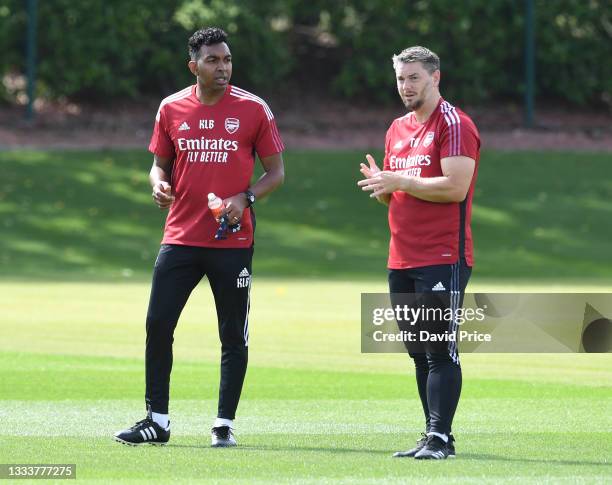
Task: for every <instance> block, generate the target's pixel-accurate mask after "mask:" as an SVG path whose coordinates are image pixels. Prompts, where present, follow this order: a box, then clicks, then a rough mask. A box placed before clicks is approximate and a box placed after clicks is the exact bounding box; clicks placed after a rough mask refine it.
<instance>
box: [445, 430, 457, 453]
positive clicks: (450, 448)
mask: <svg viewBox="0 0 612 485" xmlns="http://www.w3.org/2000/svg"><path fill="white" fill-rule="evenodd" d="M446 448H448V457H449V458H455V457H456V454H455V437H454V436H453V435H452V434H449V435H448V443H446Z"/></svg>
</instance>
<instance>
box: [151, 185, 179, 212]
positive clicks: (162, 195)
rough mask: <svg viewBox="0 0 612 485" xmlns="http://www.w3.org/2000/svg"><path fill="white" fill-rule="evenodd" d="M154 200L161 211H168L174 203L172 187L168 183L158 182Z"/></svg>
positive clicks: (154, 190)
mask: <svg viewBox="0 0 612 485" xmlns="http://www.w3.org/2000/svg"><path fill="white" fill-rule="evenodd" d="M151 195H152V196H153V200H154V201H155V203H156V204H157V207H159V208H160V209H167V208H168V207H170V206H171V205H172V202H174V195H172V187H170V184H169V183H168V182H163V181H160V182H157V183H156V184H155V185H154V186H153V193H152V194H151Z"/></svg>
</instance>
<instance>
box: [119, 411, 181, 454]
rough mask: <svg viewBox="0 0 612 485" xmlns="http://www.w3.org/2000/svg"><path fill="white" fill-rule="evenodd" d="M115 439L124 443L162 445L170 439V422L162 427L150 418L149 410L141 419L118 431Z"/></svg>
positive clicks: (131, 444)
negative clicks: (165, 427)
mask: <svg viewBox="0 0 612 485" xmlns="http://www.w3.org/2000/svg"><path fill="white" fill-rule="evenodd" d="M114 439H115V441H117V442H119V443H123V444H124V445H130V446H138V445H155V446H163V445H165V444H166V443H168V440H169V439H170V423H168V428H167V429H164V428H162V427H161V426H160V425H159V424H157V423H156V422H155V421H153V419H152V418H151V412H150V411H149V412H148V413H147V417H146V418H145V419H143V420H142V421H138V422H137V423H136V424H135V425H134V426H132V427H131V428H128V429H124V430H123V431H118V432H117V433H115V435H114Z"/></svg>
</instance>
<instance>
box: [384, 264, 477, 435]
mask: <svg viewBox="0 0 612 485" xmlns="http://www.w3.org/2000/svg"><path fill="white" fill-rule="evenodd" d="M471 272H472V269H471V268H470V267H469V266H467V264H466V262H465V260H464V259H461V260H460V261H459V262H457V263H455V264H448V265H447V264H444V265H435V266H425V267H421V268H411V269H399V270H396V269H392V270H389V291H390V293H391V300H392V303H393V304H394V305H395V304H396V303H399V302H400V301H401V298H402V297H401V295H400V294H402V293H404V294H405V293H419V294H422V298H423V304H424V305H425V306H427V307H436V308H453V309H454V310H456V309H458V308H460V307H461V305H462V304H463V295H464V292H465V287H466V286H467V283H468V280H469V278H470V275H471ZM430 323H431V322H428V324H430ZM434 325H435V324H434ZM438 325H439V326H440V325H443V326H444V328H443V329H442V330H443V331H445V332H446V331H447V332H452V333H455V334H456V333H457V325H456V323H455V322H453V321H451V322H439V323H438ZM423 328H425V327H423ZM400 329H402V330H403V328H402V327H401V325H400ZM413 330H414V329H413ZM407 349H408V351H409V354H410V357H412V359H413V360H414V364H415V368H416V381H417V387H418V391H419V397H420V399H421V404H422V406H423V412H424V414H425V427H426V430H427V431H428V432H429V431H435V432H437V433H443V434H449V433H450V432H451V426H452V422H453V417H454V415H455V410H456V409H457V404H458V402H459V396H460V394H461V366H460V364H459V354H458V352H457V346H456V343H454V342H447V343H444V344H442V346H438V347H436V348H423V347H421V348H420V349H415V348H414V347H413V348H411V347H409V346H408V345H407Z"/></svg>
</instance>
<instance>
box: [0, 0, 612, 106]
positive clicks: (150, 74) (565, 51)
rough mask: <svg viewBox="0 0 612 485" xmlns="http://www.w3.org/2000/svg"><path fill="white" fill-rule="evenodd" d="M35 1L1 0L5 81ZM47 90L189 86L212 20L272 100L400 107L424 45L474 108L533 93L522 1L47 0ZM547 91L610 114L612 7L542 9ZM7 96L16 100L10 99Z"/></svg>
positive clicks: (542, 84)
mask: <svg viewBox="0 0 612 485" xmlns="http://www.w3.org/2000/svg"><path fill="white" fill-rule="evenodd" d="M25 4H26V2H24V1H22V0H0V43H1V44H0V45H2V46H4V47H3V49H2V50H3V55H2V56H1V57H0V72H2V73H8V72H24V70H25V55H24V52H25V32H26V25H27V24H26V21H27V17H26V13H25ZM38 5H39V11H38V19H39V24H38V26H39V28H38V76H39V78H38V79H39V89H40V91H39V92H40V93H41V94H43V95H45V96H49V97H60V96H66V97H71V98H81V99H83V98H87V99H90V100H94V101H101V100H104V99H106V98H107V97H109V96H113V97H120V98H121V97H130V98H135V97H138V96H140V95H143V94H144V95H149V94H155V95H162V94H166V93H169V92H172V91H173V90H176V89H179V88H181V87H182V86H184V85H185V84H186V83H189V82H190V80H191V78H190V74H189V73H188V71H187V69H186V67H185V63H186V61H187V51H186V40H187V38H188V37H189V35H190V34H191V33H192V32H193V31H194V30H195V29H196V28H198V27H200V26H201V25H213V24H214V25H220V26H222V27H224V28H225V29H226V30H227V31H228V33H229V34H230V44H231V48H232V52H233V54H234V59H235V73H234V82H236V83H239V84H241V85H243V86H244V87H246V88H247V89H248V88H252V89H257V90H258V91H259V92H262V93H271V92H279V91H280V92H281V93H284V94H287V95H290V94H293V95H300V96H302V95H303V94H304V93H305V92H308V93H312V94H315V95H323V96H332V95H333V96H343V97H346V98H359V99H363V98H366V99H373V100H377V101H386V100H391V99H394V97H395V87H394V79H393V72H392V71H391V61H390V57H391V55H392V54H393V53H397V52H399V51H400V50H401V49H402V48H403V47H406V46H408V45H413V44H422V45H426V46H428V47H430V48H431V49H433V50H435V51H436V52H437V53H438V54H439V55H440V57H441V60H442V74H443V78H442V79H443V80H442V83H443V91H444V93H445V94H446V95H447V96H448V97H449V98H451V99H456V100H461V101H465V102H486V101H489V100H500V99H511V98H516V99H517V100H519V101H520V99H521V95H522V92H523V87H524V86H523V21H524V19H523V7H524V2H523V1H519V0H496V1H490V0H466V1H464V2H457V1H456V0H429V1H428V0H419V1H412V2H407V1H401V0H338V1H333V2H331V1H320V0H312V1H309V2H303V1H299V0H285V1H281V0H268V1H264V2H253V1H248V0H209V1H204V0H131V1H129V2H125V1H120V0H80V1H76V2H75V1H74V0H43V1H39V2H38ZM535 5H536V31H537V41H536V43H537V53H536V58H537V93H538V96H539V97H540V98H547V99H550V100H553V101H564V102H568V103H570V104H574V105H585V104H589V105H593V106H601V105H602V104H607V105H610V104H611V103H612V99H611V98H610V96H611V95H610V93H611V92H612V89H611V88H612V63H610V62H609V60H608V58H609V55H610V42H611V40H612V39H611V37H612V16H611V15H610V13H609V12H610V11H609V8H606V5H607V6H608V7H609V2H608V1H607V0H548V1H547V0H536V1H535ZM5 96H6V93H5Z"/></svg>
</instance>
